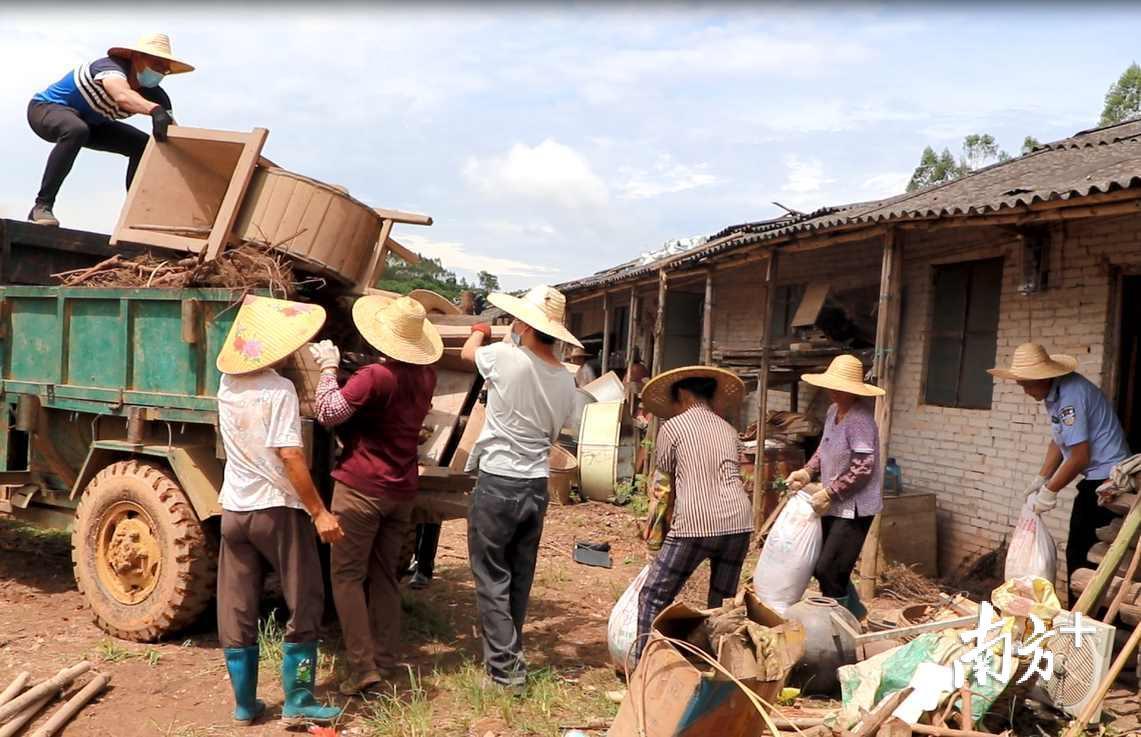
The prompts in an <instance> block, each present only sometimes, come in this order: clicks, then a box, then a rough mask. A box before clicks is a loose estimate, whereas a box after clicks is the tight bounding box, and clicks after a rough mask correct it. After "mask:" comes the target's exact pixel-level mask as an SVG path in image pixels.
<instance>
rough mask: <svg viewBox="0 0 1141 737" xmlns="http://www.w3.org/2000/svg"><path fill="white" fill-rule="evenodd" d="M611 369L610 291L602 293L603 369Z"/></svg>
mask: <svg viewBox="0 0 1141 737" xmlns="http://www.w3.org/2000/svg"><path fill="white" fill-rule="evenodd" d="M608 370H610V292H603V293H602V371H601V372H600V373H601V374H605V373H606V372H607V371H608Z"/></svg>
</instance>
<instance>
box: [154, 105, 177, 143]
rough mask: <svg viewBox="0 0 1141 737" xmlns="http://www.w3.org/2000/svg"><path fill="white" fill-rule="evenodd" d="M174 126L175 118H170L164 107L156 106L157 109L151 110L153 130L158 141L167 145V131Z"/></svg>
mask: <svg viewBox="0 0 1141 737" xmlns="http://www.w3.org/2000/svg"><path fill="white" fill-rule="evenodd" d="M172 125H174V118H172V117H170V113H169V112H167V111H166V109H165V108H163V106H162V105H156V106H155V109H154V110H151V130H152V132H153V133H154V137H155V140H156V141H159V142H160V143H165V142H166V129H167V128H169V127H170V126H172Z"/></svg>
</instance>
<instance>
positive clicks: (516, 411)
mask: <svg viewBox="0 0 1141 737" xmlns="http://www.w3.org/2000/svg"><path fill="white" fill-rule="evenodd" d="M488 301H490V302H491V303H492V304H493V305H495V306H496V307H499V308H500V309H502V310H504V311H505V312H507V313H508V314H510V315H511V316H512V317H514V318H515V321H514V322H513V323H512V325H511V333H510V338H511V342H510V343H506V342H499V343H494V344H492V345H487V346H484V345H483V343H484V342H485V341H486V340H487V339H489V338H490V337H491V328H490V327H489V326H488V325H485V324H479V325H475V326H473V327H472V333H471V337H469V338H468V340H467V343H465V344H464V347H463V351H462V356H463V358H464V359H465V360H467V361H470V362H472V363H474V364H475V367H476V369H477V370H478V371H479V373H480V375H481V376H483V378H484V381H485V382H486V386H487V413H486V420H485V422H484V426H483V431H482V432H481V433H480V435H479V438H478V439H477V440H476V443H475V447H474V448H473V449H472V452H471V456H470V457H469V459H468V468H467V470H468V471H471V470H473V469H474V468H476V467H478V468H479V477H478V480H477V481H476V485H475V491H474V492H473V493H472V501H471V508H470V510H469V512H468V557H469V559H470V560H471V571H472V576H473V577H474V579H475V591H476V598H477V601H478V603H479V620H480V628H481V630H482V634H483V659H484V666H485V667H486V669H487V672H488V675H489V676H490V677H491V679H492V681H494V682H495V683H497V684H499V685H502V686H506V687H509V688H512V689H515V690H520V689H522V688H523V687H524V686H525V684H526V680H527V665H526V662H525V661H524V660H523V621H524V620H525V619H526V616H527V605H528V603H529V601H530V598H531V584H532V582H533V581H534V578H535V564H536V561H537V560H538V555H539V539H540V537H541V536H542V534H543V518H544V516H545V515H546V513H547V503H548V501H549V498H548V495H547V478H548V476H550V452H551V445H552V444H554V442H555V440H556V439H557V438H558V436H559V431H560V430H561V429H562V427H563V425H565V424H566V422H567V418H569V417H570V415H571V413H572V412H573V411H574V404H575V385H574V378H573V377H572V376H571V375H570V373H569V372H568V371H567V370H566V368H565V367H564V366H563V364H562V363H561V362H560V361H559V359H558V357H557V356H556V355H555V351H554V347H555V343H556V341H558V340H562V341H564V342H567V343H571V344H573V345H579V343H578V340H577V339H576V338H575V337H574V336H573V335H572V334H571V333H570V331H569V330H567V329H566V327H564V325H563V319H564V315H565V312H566V299H565V298H564V297H563V295H562V293H560V292H558V291H556V290H555V289H552V288H551V287H545V286H541V287H535V288H534V289H532V290H531V291H530V292H528V293H527V295H526V296H524V297H523V298H522V299H520V298H518V297H512V296H510V295H506V294H499V293H494V294H491V295H490V296H489V297H488Z"/></svg>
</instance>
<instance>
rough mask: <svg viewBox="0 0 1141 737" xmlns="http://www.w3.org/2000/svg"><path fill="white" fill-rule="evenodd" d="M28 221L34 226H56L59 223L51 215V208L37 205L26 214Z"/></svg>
mask: <svg viewBox="0 0 1141 737" xmlns="http://www.w3.org/2000/svg"><path fill="white" fill-rule="evenodd" d="M28 220H31V221H32V222H33V223H35V224H36V225H54V226H58V225H59V221H58V220H56V218H55V215H53V214H52V209H51V207H49V206H47V205H40V204H37V205H36V206H35V207H33V208H32V211H31V212H29V213H28Z"/></svg>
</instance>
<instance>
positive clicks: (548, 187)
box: [463, 138, 609, 209]
mask: <svg viewBox="0 0 1141 737" xmlns="http://www.w3.org/2000/svg"><path fill="white" fill-rule="evenodd" d="M463 174H464V178H465V179H467V181H468V182H469V183H470V184H471V185H472V186H474V187H475V188H476V189H478V190H479V191H481V192H483V193H484V194H487V195H489V196H496V197H501V196H503V195H511V196H515V197H523V198H528V199H536V200H546V201H549V202H553V203H555V204H557V205H559V206H561V207H564V208H567V209H579V208H583V207H597V206H602V205H605V204H606V202H607V200H608V198H609V193H608V192H607V188H606V183H605V182H603V181H602V179H601V178H599V176H598V175H597V174H595V173H594V170H593V169H591V166H590V162H589V161H587V159H586V157H585V156H583V155H582V154H580V153H579V152H578V151H575V150H574V149H573V148H571V147H570V146H566V145H563V144H561V143H559V142H558V141H555V140H554V139H551V138H548V139H546V140H545V141H543V142H542V143H540V144H539V145H537V146H528V145H527V144H525V143H517V144H515V145H514V146H512V147H511V148H510V150H508V151H507V153H505V154H503V155H500V156H490V157H487V158H482V159H481V158H479V157H476V156H471V157H469V158H468V160H467V163H465V164H464V169H463Z"/></svg>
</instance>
